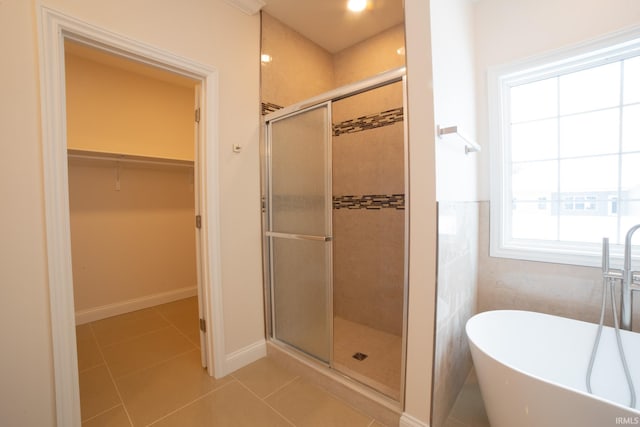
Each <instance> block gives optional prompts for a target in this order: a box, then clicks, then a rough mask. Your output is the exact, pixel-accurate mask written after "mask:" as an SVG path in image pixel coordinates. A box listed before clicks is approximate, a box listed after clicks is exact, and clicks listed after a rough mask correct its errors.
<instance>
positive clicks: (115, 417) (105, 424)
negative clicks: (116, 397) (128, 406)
mask: <svg viewBox="0 0 640 427" xmlns="http://www.w3.org/2000/svg"><path fill="white" fill-rule="evenodd" d="M82 427H131V423H130V422H129V417H127V413H126V412H125V411H124V408H123V407H122V405H120V406H116V407H115V408H113V409H110V410H108V411H107V412H104V413H102V414H100V415H98V416H97V417H94V418H91V419H90V420H87V421H85V422H83V423H82Z"/></svg>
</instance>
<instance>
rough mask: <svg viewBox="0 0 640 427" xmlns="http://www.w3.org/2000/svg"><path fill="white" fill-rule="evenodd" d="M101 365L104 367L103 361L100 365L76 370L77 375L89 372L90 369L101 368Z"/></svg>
mask: <svg viewBox="0 0 640 427" xmlns="http://www.w3.org/2000/svg"><path fill="white" fill-rule="evenodd" d="M102 365H106V363H105V362H104V360H103V361H102V363H99V364H97V365H93V366H89V367H87V368H84V369H78V373H79V374H82V373H85V372H87V371H90V370H92V369H95V368H99V367H100V366H102Z"/></svg>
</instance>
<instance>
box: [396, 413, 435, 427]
mask: <svg viewBox="0 0 640 427" xmlns="http://www.w3.org/2000/svg"><path fill="white" fill-rule="evenodd" d="M399 427H429V423H425V422H422V421H420V420H419V419H417V418H416V417H413V416H411V415H409V414H407V413H406V412H404V413H403V414H402V416H401V417H400V424H399Z"/></svg>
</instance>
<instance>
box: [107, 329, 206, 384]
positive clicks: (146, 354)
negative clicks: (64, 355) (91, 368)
mask: <svg viewBox="0 0 640 427" xmlns="http://www.w3.org/2000/svg"><path fill="white" fill-rule="evenodd" d="M194 348H196V347H195V345H193V344H192V343H191V342H190V341H189V340H188V339H187V338H185V337H184V336H183V335H182V334H181V333H179V332H178V331H177V330H176V329H175V328H173V327H171V326H169V327H167V328H164V329H160V330H158V331H154V332H150V333H148V334H145V335H141V336H139V337H137V338H135V339H132V340H130V341H127V342H123V343H120V344H114V345H111V346H108V347H105V348H103V349H102V351H103V353H104V358H105V360H106V362H107V364H108V365H109V369H111V372H112V374H113V376H114V377H115V378H118V377H121V376H123V375H126V374H130V373H132V372H135V371H137V370H140V369H144V368H148V367H150V366H152V365H154V364H157V363H160V362H164V361H165V360H168V359H170V358H172V357H174V356H177V355H179V354H181V353H185V352H187V351H189V350H192V349H194Z"/></svg>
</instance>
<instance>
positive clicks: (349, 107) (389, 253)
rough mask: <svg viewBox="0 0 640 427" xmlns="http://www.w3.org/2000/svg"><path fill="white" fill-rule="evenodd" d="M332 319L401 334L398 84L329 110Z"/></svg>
mask: <svg viewBox="0 0 640 427" xmlns="http://www.w3.org/2000/svg"><path fill="white" fill-rule="evenodd" d="M333 129H334V136H333V145H332V148H333V199H334V209H333V236H334V244H333V250H334V253H333V266H334V283H333V290H334V314H335V315H336V316H340V317H342V318H344V319H346V320H350V321H353V322H357V323H360V324H364V325H367V326H370V327H372V328H375V329H377V330H381V331H384V332H389V333H392V334H395V335H401V334H402V319H403V299H404V223H405V222H404V216H405V210H404V127H403V111H402V84H401V83H395V84H392V85H389V86H385V87H383V88H378V89H376V90H373V91H370V92H366V93H363V94H359V95H355V96H353V97H350V98H346V99H343V100H340V101H337V102H335V103H334V104H333Z"/></svg>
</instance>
